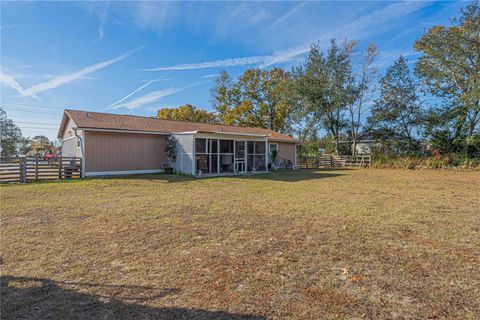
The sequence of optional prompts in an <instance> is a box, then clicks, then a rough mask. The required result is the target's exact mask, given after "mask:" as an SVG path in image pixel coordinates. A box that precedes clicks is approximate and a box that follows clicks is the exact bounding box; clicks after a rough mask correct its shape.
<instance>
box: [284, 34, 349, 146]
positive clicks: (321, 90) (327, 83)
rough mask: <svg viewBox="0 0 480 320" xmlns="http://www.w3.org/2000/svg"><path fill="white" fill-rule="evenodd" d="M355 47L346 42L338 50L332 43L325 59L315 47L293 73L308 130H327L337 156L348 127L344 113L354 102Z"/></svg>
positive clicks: (333, 42)
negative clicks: (341, 133)
mask: <svg viewBox="0 0 480 320" xmlns="http://www.w3.org/2000/svg"><path fill="white" fill-rule="evenodd" d="M356 45H357V43H356V42H354V41H345V42H344V43H343V45H342V46H341V47H339V46H338V45H337V42H336V41H335V40H334V39H332V40H331V42H330V47H329V48H328V51H327V55H326V57H324V55H323V54H322V52H321V51H320V47H319V46H318V45H316V44H314V45H312V47H311V48H310V52H309V54H308V56H307V58H306V60H305V62H304V64H303V65H302V66H300V67H298V68H296V69H295V72H294V77H295V79H296V84H295V88H296V92H297V94H298V97H299V98H300V99H301V103H302V105H303V110H304V112H303V114H304V117H305V121H306V125H307V128H309V129H311V130H318V128H319V127H323V128H325V129H326V130H327V131H328V132H329V134H330V135H331V137H332V138H333V140H334V146H335V152H336V153H337V154H339V139H340V132H341V130H342V129H343V128H344V127H345V125H346V122H345V118H344V111H345V109H346V107H347V105H349V104H351V99H352V95H351V88H350V84H351V77H352V66H351V54H352V50H353V49H354V47H355V46H356Z"/></svg>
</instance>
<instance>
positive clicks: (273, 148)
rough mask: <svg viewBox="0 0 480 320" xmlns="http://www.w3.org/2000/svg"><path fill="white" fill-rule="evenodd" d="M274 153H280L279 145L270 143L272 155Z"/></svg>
mask: <svg viewBox="0 0 480 320" xmlns="http://www.w3.org/2000/svg"><path fill="white" fill-rule="evenodd" d="M273 151H277V152H278V143H270V154H272V152H273Z"/></svg>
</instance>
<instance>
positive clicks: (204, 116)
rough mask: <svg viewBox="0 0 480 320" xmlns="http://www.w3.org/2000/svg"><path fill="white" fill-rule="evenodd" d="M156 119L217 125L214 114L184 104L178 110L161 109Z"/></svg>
mask: <svg viewBox="0 0 480 320" xmlns="http://www.w3.org/2000/svg"><path fill="white" fill-rule="evenodd" d="M157 118H159V119H164V120H179V121H194V122H205V123H217V122H218V121H217V118H216V116H215V114H214V113H212V112H208V111H206V110H202V109H198V108H196V107H194V106H192V105H191V104H185V105H183V106H180V107H178V108H162V109H159V110H158V111H157Z"/></svg>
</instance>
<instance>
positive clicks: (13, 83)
mask: <svg viewBox="0 0 480 320" xmlns="http://www.w3.org/2000/svg"><path fill="white" fill-rule="evenodd" d="M0 83H2V84H4V85H6V86H7V87H10V88H12V89H13V90H15V91H17V92H18V93H20V94H21V95H23V94H24V92H25V89H24V88H23V87H22V86H21V85H20V83H18V81H17V80H15V78H14V77H12V76H11V75H9V74H6V73H5V72H3V71H2V70H0Z"/></svg>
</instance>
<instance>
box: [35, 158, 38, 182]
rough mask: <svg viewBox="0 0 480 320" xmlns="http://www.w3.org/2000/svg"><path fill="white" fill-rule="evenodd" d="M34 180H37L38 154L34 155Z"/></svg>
mask: <svg viewBox="0 0 480 320" xmlns="http://www.w3.org/2000/svg"><path fill="white" fill-rule="evenodd" d="M35 180H37V181H38V154H37V155H36V156H35Z"/></svg>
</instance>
